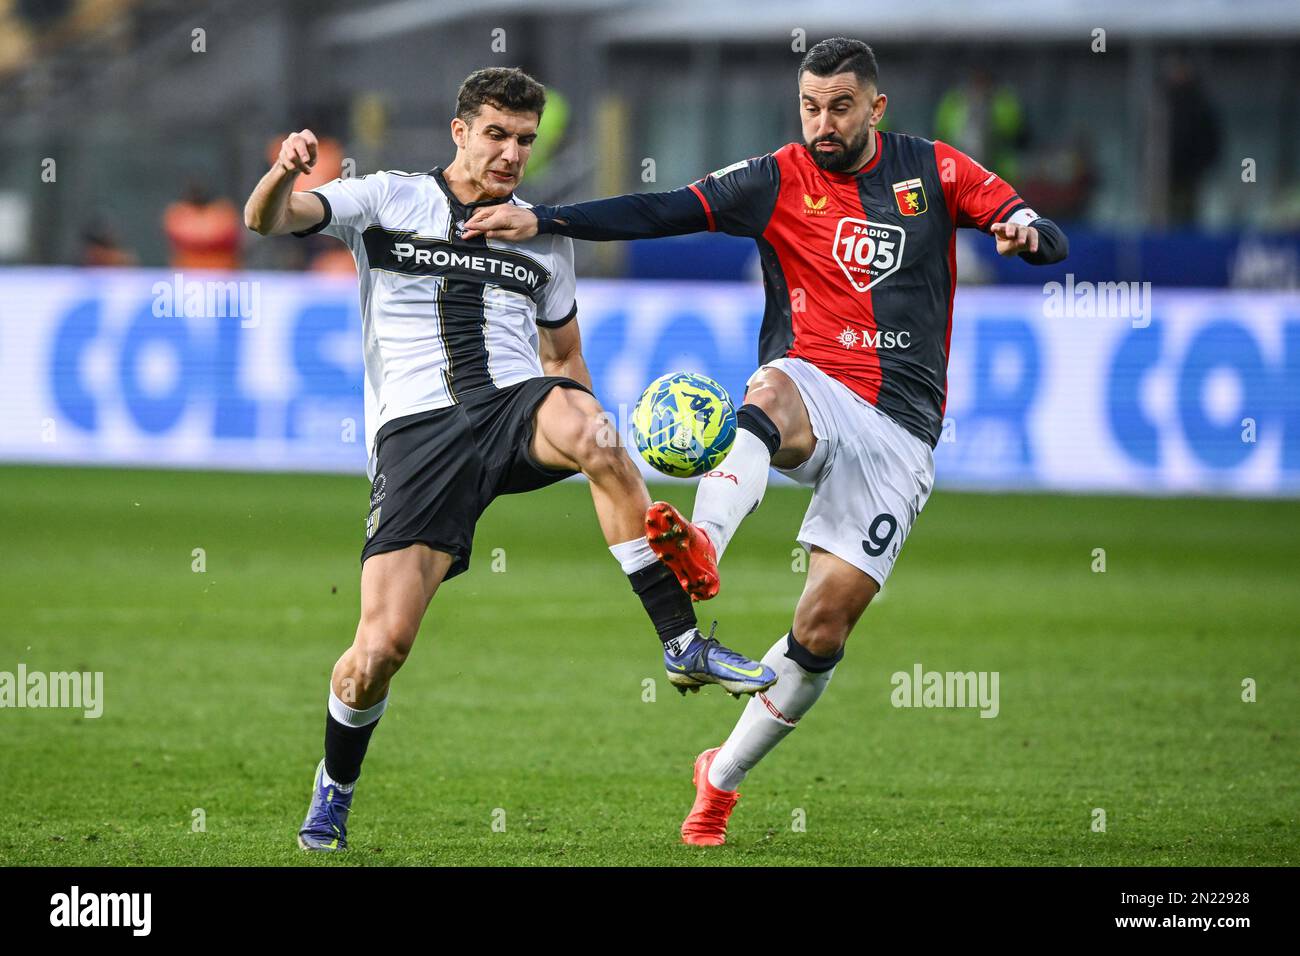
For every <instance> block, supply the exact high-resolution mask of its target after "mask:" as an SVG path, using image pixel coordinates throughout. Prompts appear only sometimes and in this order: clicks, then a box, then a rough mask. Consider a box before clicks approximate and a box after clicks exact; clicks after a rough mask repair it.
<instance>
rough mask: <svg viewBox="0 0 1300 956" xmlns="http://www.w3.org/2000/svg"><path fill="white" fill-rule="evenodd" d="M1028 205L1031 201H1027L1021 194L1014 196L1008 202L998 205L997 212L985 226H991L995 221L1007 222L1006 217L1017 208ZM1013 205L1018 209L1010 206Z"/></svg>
mask: <svg viewBox="0 0 1300 956" xmlns="http://www.w3.org/2000/svg"><path fill="white" fill-rule="evenodd" d="M1028 205H1029V203H1027V202H1025V201H1024V200H1023V199H1021V198H1020V197H1019V196H1012V197H1011V198H1010V199H1008V200H1007V201H1006V202H1004V203H1003V204H1002V205H1001V206H999V207H998V211H997V212H995V213H994V214H993V215H992V216H990V217H989V221H988V222H987V223H985V225H984V228H985V229H987V228H989V227H990V226H992V225H993V224H994V223H995V222H1005V221H1006V217H1007V216H1010V215H1011V213H1013V212H1015V211H1016V209H1020V208H1022V207H1024V206H1028ZM1011 206H1015V207H1016V209H1011V208H1010V207H1011Z"/></svg>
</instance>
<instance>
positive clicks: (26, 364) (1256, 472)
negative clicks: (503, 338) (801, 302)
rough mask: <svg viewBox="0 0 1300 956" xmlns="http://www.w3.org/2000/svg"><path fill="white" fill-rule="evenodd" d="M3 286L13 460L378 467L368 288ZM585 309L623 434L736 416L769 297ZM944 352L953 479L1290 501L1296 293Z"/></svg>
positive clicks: (1000, 321)
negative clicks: (676, 390) (368, 386)
mask: <svg viewBox="0 0 1300 956" xmlns="http://www.w3.org/2000/svg"><path fill="white" fill-rule="evenodd" d="M0 292H2V295H0V421H2V422H3V428H0V460H7V461H28V462H53V463H58V462H62V463H69V464H72V463H103V464H123V465H128V464H129V465H150V466H167V467H186V468H224V469H274V470H312V471H338V472H347V473H355V474H357V475H361V474H363V473H364V471H365V462H366V457H367V451H366V449H365V437H364V436H365V426H364V421H363V401H362V366H361V321H360V315H359V310H358V305H357V287H356V282H355V280H350V279H336V278H322V277H319V276H314V275H298V274H281V273H240V274H236V275H229V276H227V275H221V274H214V273H194V274H184V275H182V274H173V273H168V272H157V271H145V270H98V271H96V270H81V269H15V270H4V271H0ZM578 302H579V322H580V323H581V328H582V334H583V344H584V351H585V353H586V356H587V362H588V364H589V366H590V368H591V371H592V376H593V379H594V383H595V388H596V393H597V395H598V396H599V397H600V399H601V401H602V402H603V403H604V404H605V407H606V408H607V409H608V410H609V411H610V414H611V415H614V416H616V417H617V418H618V420H619V423H620V425H623V426H625V425H626V422H627V420H628V418H629V416H630V411H631V408H632V406H633V405H634V404H635V402H636V399H637V397H638V396H639V394H640V392H641V390H642V388H644V387H645V385H646V384H648V383H649V382H650V381H651V380H652V379H654V378H655V377H656V376H658V375H660V374H662V373H664V372H667V371H672V370H675V369H691V370H695V371H700V372H703V373H704V374H707V375H709V376H711V377H713V378H715V379H717V380H718V381H719V382H721V383H722V384H723V385H724V386H725V387H726V388H727V389H728V390H729V391H730V392H731V394H732V396H733V398H734V399H735V400H736V401H737V402H739V400H740V397H741V396H742V395H743V391H744V383H745V380H746V379H747V378H748V376H749V375H750V374H751V373H752V372H753V371H754V368H755V364H756V353H757V340H758V327H759V323H760V321H761V316H762V308H763V301H762V291H761V289H760V288H758V287H757V286H756V285H753V284H749V283H708V282H627V281H624V282H616V281H594V280H584V281H580V282H579V286H578ZM950 354H951V358H950V365H949V398H948V404H947V408H946V411H945V423H944V429H943V435H942V438H941V439H940V442H939V445H938V448H937V450H936V460H937V468H938V481H939V483H940V484H941V485H947V486H949V487H954V486H957V487H995V488H1026V489H1030V488H1035V489H1061V490H1079V491H1094V490H1095V491H1111V492H1128V493H1136V494H1183V493H1189V494H1229V495H1279V494H1283V495H1294V494H1297V493H1300V296H1297V295H1296V294H1294V293H1240V292H1238V293H1234V292H1228V291H1218V290H1216V291H1204V290H1185V289H1179V290H1173V289H1162V288H1154V289H1153V288H1152V287H1151V286H1150V285H1149V284H1146V283H1090V282H1086V281H1079V282H1076V281H1074V278H1073V276H1071V275H1067V276H1065V280H1064V281H1063V282H1055V281H1053V282H1049V283H1047V284H1046V285H1045V286H1043V287H998V288H988V287H980V288H971V289H968V290H962V291H959V292H958V295H957V299H956V305H955V317H954V321H953V329H952V340H951V352H950ZM634 455H635V452H634Z"/></svg>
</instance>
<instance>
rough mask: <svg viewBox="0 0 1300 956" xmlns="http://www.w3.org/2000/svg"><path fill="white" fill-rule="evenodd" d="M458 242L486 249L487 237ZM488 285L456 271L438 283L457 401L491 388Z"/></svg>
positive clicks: (451, 381) (450, 382) (449, 377)
mask: <svg viewBox="0 0 1300 956" xmlns="http://www.w3.org/2000/svg"><path fill="white" fill-rule="evenodd" d="M457 245H459V246H461V247H462V248H465V247H472V246H476V245H477V246H479V247H480V248H482V249H484V250H486V249H487V240H486V239H484V238H482V237H481V236H480V237H479V238H477V239H471V240H468V241H461V242H460V243H458V244H457ZM372 268H373V266H372ZM493 284H497V283H496V282H495V281H494V282H493ZM501 284H502V285H504V283H501ZM486 288H487V284H486V282H485V280H484V279H483V278H481V276H480V275H479V274H474V275H473V276H472V277H471V278H465V277H464V275H463V274H457V273H455V272H449V273H444V274H443V277H442V282H441V283H440V284H439V288H438V316H439V317H440V318H441V320H442V335H443V339H442V342H443V347H444V348H445V349H446V350H447V369H446V380H447V387H448V389H449V390H450V391H451V397H452V399H454V400H455V401H457V402H459V401H460V400H461V397H462V396H463V395H465V394H466V393H467V392H471V391H473V390H474V389H477V388H490V387H492V384H493V383H492V373H491V372H489V371H488V350H487V339H486V337H485V331H486V327H487V312H486V310H485V309H484V302H483V290H484V289H486Z"/></svg>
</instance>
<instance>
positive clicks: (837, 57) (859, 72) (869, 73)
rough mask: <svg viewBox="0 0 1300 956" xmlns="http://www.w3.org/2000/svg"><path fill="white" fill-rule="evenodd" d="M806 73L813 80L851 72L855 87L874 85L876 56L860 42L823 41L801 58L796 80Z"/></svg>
mask: <svg viewBox="0 0 1300 956" xmlns="http://www.w3.org/2000/svg"><path fill="white" fill-rule="evenodd" d="M805 71H807V72H808V73H811V74H812V75H813V76H834V75H835V74H836V73H849V72H852V73H853V75H854V76H856V77H857V78H858V83H859V84H861V85H863V86H866V85H868V84H870V85H871V86H875V85H877V71H876V54H875V53H873V52H872V51H871V47H869V46H867V45H866V44H865V43H863V42H862V41H861V40H850V39H848V38H847V37H831V38H830V39H829V40H822V42H821V43H818V44H817V45H816V46H815V47H813V48H812V49H811V50H809V51H808V52H807V54H805V55H804V58H803V61H802V62H801V63H800V64H799V73H798V74H797V75H798V76H803V75H804V72H805Z"/></svg>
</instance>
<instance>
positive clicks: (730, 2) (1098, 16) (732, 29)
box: [322, 0, 1300, 45]
mask: <svg viewBox="0 0 1300 956" xmlns="http://www.w3.org/2000/svg"><path fill="white" fill-rule="evenodd" d="M484 14H500V15H503V16H505V15H512V14H525V15H527V14H547V15H556V14H560V15H563V14H585V15H587V16H588V17H590V19H591V21H592V23H591V26H592V33H591V36H592V37H593V39H595V40H596V41H597V42H601V43H634V42H647V43H682V44H691V43H700V42H716V41H719V40H721V41H724V42H725V41H733V42H755V41H769V40H773V39H776V38H786V37H789V36H790V32H791V30H793V29H795V28H796V27H797V28H802V29H803V30H805V31H806V33H807V36H808V37H809V39H810V40H813V41H815V40H817V39H821V38H822V37H825V36H833V35H835V34H843V33H851V34H853V35H855V36H861V37H866V38H869V39H870V40H871V41H873V42H876V41H880V40H891V41H899V42H903V41H906V42H914V43H929V42H935V41H951V40H999V41H1021V42H1026V43H1028V42H1035V41H1037V42H1042V41H1067V40H1069V41H1076V40H1079V39H1080V38H1084V39H1088V38H1090V37H1091V35H1092V31H1093V30H1094V29H1096V28H1098V27H1100V28H1103V29H1105V30H1106V34H1107V40H1108V41H1109V42H1111V43H1124V42H1128V41H1162V40H1165V41H1169V40H1172V41H1178V40H1195V41H1197V42H1198V43H1206V42H1211V43H1212V42H1214V41H1216V40H1220V41H1241V40H1262V39H1285V38H1293V37H1300V2H1297V0H1164V2H1160V3H1134V2H1133V0H1053V2H1049V3H1041V2H1036V0H982V2H980V3H971V2H967V0H910V2H909V3H906V4H897V5H892V6H886V5H883V4H870V5H868V4H864V3H861V2H855V0H807V2H801V3H799V4H798V5H797V6H791V4H790V3H789V0H714V2H712V3H708V4H701V3H699V2H698V0H656V2H645V0H441V2H439V3H429V2H428V0H378V2H375V3H371V4H365V5H362V6H361V7H359V8H358V9H356V10H352V11H348V12H345V13H339V14H336V15H334V16H333V17H330V18H328V20H327V21H326V26H325V28H324V35H323V37H322V38H323V39H325V40H326V41H327V42H332V43H336V44H343V45H347V44H355V43H365V42H371V41H374V40H379V39H383V38H384V37H390V36H395V35H399V34H401V33H405V32H407V31H410V30H418V29H421V28H427V27H431V26H437V25H439V24H444V23H451V22H454V21H457V20H461V19H466V18H468V17H475V16H482V15H484Z"/></svg>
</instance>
